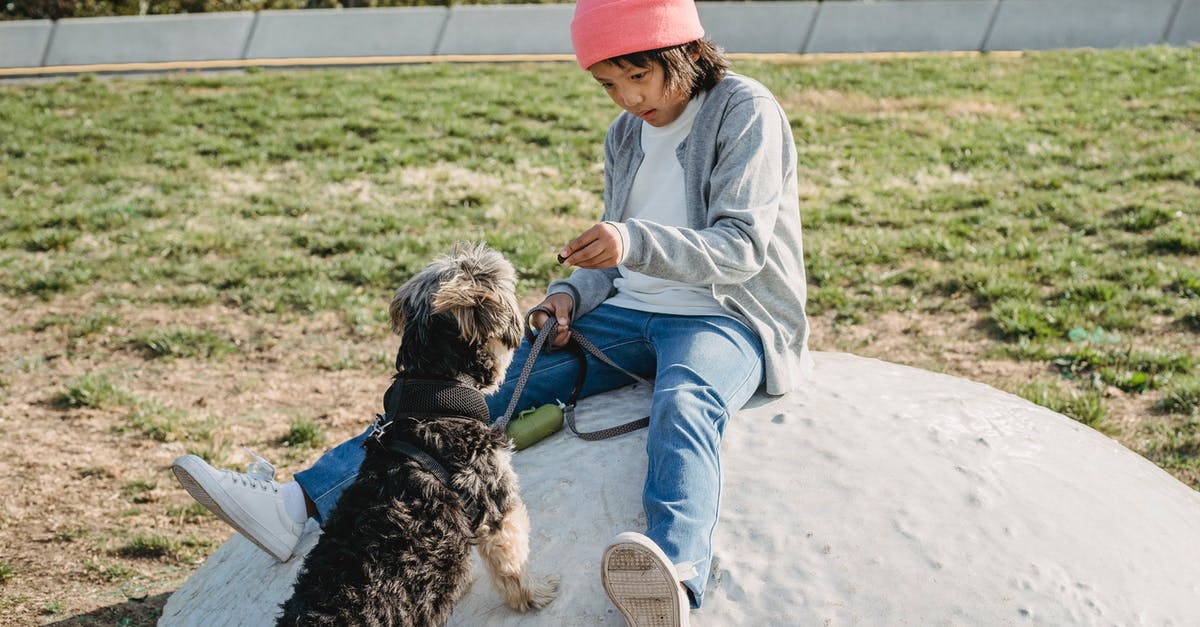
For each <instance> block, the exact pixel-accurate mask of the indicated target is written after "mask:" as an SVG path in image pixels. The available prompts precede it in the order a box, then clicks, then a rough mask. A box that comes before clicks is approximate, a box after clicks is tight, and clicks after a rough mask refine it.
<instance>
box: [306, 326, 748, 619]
mask: <svg viewBox="0 0 1200 627" xmlns="http://www.w3.org/2000/svg"><path fill="white" fill-rule="evenodd" d="M573 326H574V328H575V329H576V330H578V331H579V332H581V333H582V334H583V335H584V336H585V337H587V338H588V339H590V340H591V341H592V343H593V344H595V345H596V347H597V348H599V349H600V350H601V351H603V352H604V354H606V355H608V357H609V358H610V359H612V360H613V361H614V362H615V363H617V364H618V365H620V366H621V367H622V368H625V369H627V370H629V371H631V372H635V373H637V374H639V375H642V376H645V377H651V376H653V377H654V396H653V400H652V401H651V405H650V426H649V428H648V432H647V434H646V454H647V455H648V456H649V463H648V467H647V471H646V483H645V486H644V488H643V490H642V507H643V508H644V509H645V512H646V522H647V527H648V528H647V530H646V536H647V537H649V538H650V539H651V540H653V541H654V542H655V543H656V544H658V546H659V547H660V548H662V550H663V552H664V553H666V555H667V557H668V558H670V559H671V561H672V562H674V563H675V564H685V565H692V564H694V566H695V573H694V574H693V575H692V576H691V577H689V578H688V579H687V581H685V582H684V583H685V584H686V585H687V587H688V589H689V590H691V592H692V596H693V607H700V604H701V603H702V601H703V598H704V586H705V583H706V582H707V581H708V575H709V568H710V565H711V562H712V534H713V530H714V529H715V528H716V525H717V515H718V511H719V509H720V504H721V458H720V445H721V435H722V433H724V430H725V424H726V423H727V422H728V421H729V416H730V415H731V414H733V413H735V412H737V411H738V410H739V409H741V408H742V406H743V405H745V403H746V401H748V400H750V397H751V396H752V395H753V394H754V391H755V390H756V389H758V386H759V385H760V384H761V383H762V379H763V357H762V354H763V350H762V342H761V341H760V340H759V338H758V336H757V335H755V334H754V332H753V331H751V330H750V329H748V328H747V327H746V326H745V325H743V324H742V323H740V322H738V321H737V320H735V319H733V318H729V317H725V316H677V315H669V314H655V313H648V312H643V311H636V310H632V309H625V308H622V307H615V306H612V305H601V306H600V307H597V308H596V309H595V310H593V311H591V312H589V313H588V314H586V315H584V316H582V317H581V318H580V319H579V320H576V321H575V322H574V323H573ZM528 355H529V343H528V342H524V343H522V345H521V347H520V348H518V349H517V353H516V355H515V356H514V357H513V362H512V365H511V366H510V367H509V370H508V376H507V377H506V379H505V384H504V385H503V386H502V387H501V388H500V389H499V390H498V391H497V392H496V393H495V394H492V395H491V396H489V397H488V399H487V403H488V408H489V409H490V410H491V414H492V418H493V420H494V419H496V418H498V417H500V415H501V414H502V413H503V412H504V410H505V409H507V407H508V402H509V399H510V398H511V397H512V391H513V388H514V387H515V386H516V383H517V381H516V379H517V377H518V376H519V375H520V372H521V368H522V367H523V365H524V363H525V360H526V357H527V356H528ZM577 369H578V364H577V362H576V358H575V357H574V356H572V355H571V354H570V353H568V352H566V351H555V352H546V351H543V352H542V354H541V355H540V356H539V357H538V360H537V363H536V364H535V365H534V368H533V371H532V372H531V373H530V376H529V381H528V382H527V383H526V386H525V391H524V392H523V393H522V395H521V399H520V402H519V403H518V405H517V409H516V411H521V410H523V409H526V408H529V407H536V406H539V405H544V404H546V403H552V402H554V401H555V400H556V399H557V398H559V397H561V396H562V394H563V390H569V389H571V387H572V386H573V385H574V382H575V375H576V373H577ZM630 382H631V379H630V378H629V377H628V376H627V375H625V374H623V373H621V372H619V371H617V370H615V369H613V368H611V367H609V366H607V365H605V364H603V363H602V362H600V361H598V360H596V359H595V358H594V357H592V356H590V355H589V356H588V375H587V380H586V381H585V382H584V386H583V390H582V393H581V396H589V395H592V394H599V393H601V392H607V391H609V390H613V389H616V388H618V387H621V386H624V385H628V384H629V383H630ZM369 432H370V429H367V431H365V432H363V434H361V435H359V436H358V437H356V438H354V439H351V440H347V441H346V442H343V443H342V444H340V445H338V446H337V447H335V448H333V449H332V450H330V451H329V452H327V453H326V454H325V455H323V456H322V457H321V458H320V459H318V460H317V461H316V463H314V464H313V466H312V467H311V468H309V469H308V470H304V471H302V472H299V473H297V474H296V477H295V478H296V481H298V482H299V483H300V486H301V487H302V488H304V492H305V494H307V495H308V497H309V498H310V499H312V501H313V502H314V503H315V504H316V506H317V516H318V519H319V520H323V519H325V518H327V517H328V515H329V512H330V511H331V510H332V509H333V507H334V505H335V504H336V503H337V499H338V497H339V496H340V495H341V493H342V491H343V490H344V489H345V488H346V487H348V486H349V485H350V483H351V482H352V481H353V480H354V476H355V474H356V473H357V472H358V467H359V465H360V464H361V463H362V459H363V448H362V442H363V440H364V439H365V438H366V437H367V434H368V433H369ZM685 572H686V571H685Z"/></svg>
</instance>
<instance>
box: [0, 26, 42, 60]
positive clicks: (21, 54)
mask: <svg viewBox="0 0 1200 627" xmlns="http://www.w3.org/2000/svg"><path fill="white" fill-rule="evenodd" d="M53 28H54V22H51V21H50V20H30V21H28V22H0V67H33V66H38V65H41V64H42V57H44V56H45V55H46V44H48V43H50V31H51V30H53Z"/></svg>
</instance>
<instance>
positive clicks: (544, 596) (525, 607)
mask: <svg viewBox="0 0 1200 627" xmlns="http://www.w3.org/2000/svg"><path fill="white" fill-rule="evenodd" d="M557 597H558V577H555V576H548V577H542V578H540V579H536V580H534V581H532V582H530V584H529V585H528V586H526V587H525V589H524V590H522V591H521V594H519V595H517V596H515V597H509V599H508V605H509V607H511V608H513V609H514V610H517V611H518V612H528V611H529V610H540V609H542V608H543V607H546V606H547V605H549V604H550V602H551V601H553V600H554V599H555V598H557Z"/></svg>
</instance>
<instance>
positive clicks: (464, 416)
mask: <svg viewBox="0 0 1200 627" xmlns="http://www.w3.org/2000/svg"><path fill="white" fill-rule="evenodd" d="M515 286H516V273H515V271H514V270H513V267H512V265H511V264H510V263H509V262H508V261H507V260H506V259H505V258H504V257H503V256H502V255H501V254H500V253H499V252H496V251H495V250H492V249H490V248H488V247H486V246H484V245H470V244H461V243H460V244H458V245H456V246H455V247H454V248H453V250H451V252H450V253H449V254H447V255H443V256H441V257H438V258H437V259H435V260H434V261H433V262H431V263H430V265H429V266H428V267H426V268H425V269H424V270H422V271H421V272H419V273H418V274H417V275H416V276H414V277H413V278H412V279H411V280H409V281H408V282H406V283H405V284H404V285H403V286H401V287H400V289H399V290H397V292H396V295H395V298H394V299H393V300H392V303H391V306H390V307H389V313H390V317H391V326H392V330H393V331H395V332H396V333H397V334H399V335H400V336H401V340H400V348H399V350H398V352H397V355H396V375H395V378H394V380H393V382H392V385H391V387H390V388H389V389H388V391H387V393H386V394H385V395H384V408H385V414H383V415H381V416H380V417H379V419H378V420H376V423H375V430H374V433H373V435H371V436H370V437H368V438H367V440H366V444H365V447H366V458H365V459H364V460H363V463H362V466H361V467H360V469H359V473H358V476H357V478H356V480H355V482H354V483H353V484H352V485H351V486H350V487H349V488H347V489H346V491H345V492H344V493H343V494H342V496H341V498H340V499H339V500H338V503H337V506H336V508H335V510H334V512H333V513H332V514H331V515H330V517H329V520H328V521H326V524H325V531H324V534H323V535H322V536H321V538H320V540H319V541H318V543H317V545H316V546H315V547H313V549H312V551H311V552H309V554H308V556H307V557H306V558H305V561H304V565H303V567H302V568H301V571H300V574H299V577H298V579H297V581H296V584H295V588H294V591H293V594H292V597H291V598H290V599H289V600H288V601H286V602H285V603H284V604H283V605H282V606H281V607H282V609H283V614H282V616H280V618H279V620H278V625H287V626H292V625H414V626H416V625H421V626H425V625H443V624H444V623H445V622H446V621H447V620H448V619H449V617H450V614H451V612H452V610H453V608H454V605H455V603H456V602H457V601H458V600H459V599H460V598H461V597H462V596H463V594H465V593H466V591H467V589H468V588H469V587H470V584H471V572H470V570H471V561H470V550H471V546H472V545H474V546H476V547H478V550H479V554H480V557H482V561H483V563H484V564H486V566H487V569H488V570H489V571H490V575H491V579H492V582H493V584H494V585H495V587H496V589H497V590H498V591H499V592H500V594H501V595H502V596H503V597H504V600H505V602H506V603H507V604H508V605H509V606H510V607H512V608H513V609H516V610H520V611H527V610H531V609H538V608H541V607H543V606H545V605H546V604H547V603H549V602H550V601H551V600H553V599H554V597H555V596H556V595H557V592H558V583H557V580H556V579H555V578H542V579H538V580H534V579H532V578H531V577H530V576H529V574H528V573H527V572H526V569H525V567H526V563H527V561H528V557H529V528H530V527H529V516H528V514H527V512H526V509H525V505H524V504H523V502H522V501H521V498H520V496H519V494H518V485H517V475H516V473H515V472H514V471H513V469H512V466H511V463H510V461H511V455H512V445H511V442H510V441H509V440H508V438H507V437H506V436H505V435H504V434H503V433H501V432H498V431H495V430H492V429H490V428H489V426H488V425H489V416H488V410H487V405H486V404H485V403H484V400H483V395H484V394H486V393H491V392H494V391H495V390H496V389H497V388H498V387H499V386H500V384H501V383H502V382H503V380H504V373H505V371H506V370H507V369H508V366H509V363H511V361H512V355H513V351H514V349H515V348H516V347H517V345H518V344H519V343H520V341H521V337H522V333H523V327H522V318H521V314H520V312H519V309H518V305H517V299H516V292H515Z"/></svg>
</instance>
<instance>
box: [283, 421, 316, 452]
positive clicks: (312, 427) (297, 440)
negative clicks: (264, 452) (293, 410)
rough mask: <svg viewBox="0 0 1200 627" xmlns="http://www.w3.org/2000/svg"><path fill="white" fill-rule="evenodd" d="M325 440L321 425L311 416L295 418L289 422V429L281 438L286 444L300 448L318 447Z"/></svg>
mask: <svg viewBox="0 0 1200 627" xmlns="http://www.w3.org/2000/svg"><path fill="white" fill-rule="evenodd" d="M324 441H325V436H324V435H322V433H321V426H320V425H319V424H317V422H316V421H314V420H311V419H309V418H303V417H300V418H293V419H292V420H291V422H290V423H289V424H288V431H287V433H286V434H284V436H283V437H282V438H281V439H280V443H282V444H283V445H284V446H293V447H298V448H316V447H318V446H321V444H322V443H324Z"/></svg>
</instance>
